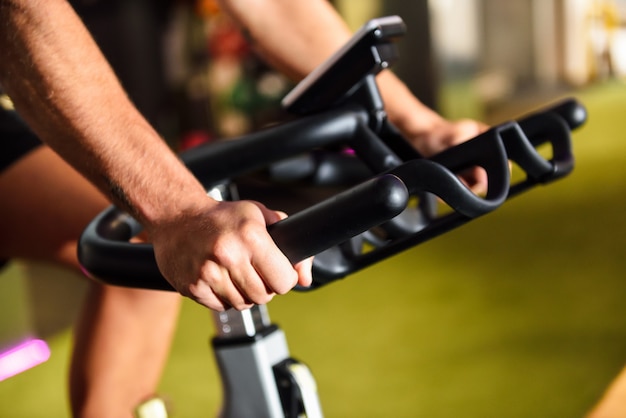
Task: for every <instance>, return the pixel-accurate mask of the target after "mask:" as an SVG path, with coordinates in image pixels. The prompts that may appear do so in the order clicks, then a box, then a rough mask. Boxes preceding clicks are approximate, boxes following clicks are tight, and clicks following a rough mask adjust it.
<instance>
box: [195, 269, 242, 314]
mask: <svg viewBox="0 0 626 418" xmlns="http://www.w3.org/2000/svg"><path fill="white" fill-rule="evenodd" d="M200 274H201V276H200V279H199V280H198V281H197V282H196V283H195V284H193V285H191V286H189V290H190V291H191V293H192V295H193V298H194V300H196V301H202V302H200V303H202V304H204V302H206V303H215V298H217V299H218V300H219V301H220V302H221V305H223V306H224V308H225V309H228V308H229V307H232V308H235V309H237V310H243V309H247V308H250V307H252V305H253V303H252V302H251V301H250V300H249V299H248V298H247V297H246V296H245V295H244V294H243V293H242V292H241V291H240V290H239V288H238V286H237V285H236V284H235V282H234V278H233V277H231V273H230V272H229V271H228V270H227V269H226V268H225V267H223V266H220V265H218V264H216V263H213V262H208V263H206V264H205V265H204V266H203V268H202V270H201V272H200Z"/></svg>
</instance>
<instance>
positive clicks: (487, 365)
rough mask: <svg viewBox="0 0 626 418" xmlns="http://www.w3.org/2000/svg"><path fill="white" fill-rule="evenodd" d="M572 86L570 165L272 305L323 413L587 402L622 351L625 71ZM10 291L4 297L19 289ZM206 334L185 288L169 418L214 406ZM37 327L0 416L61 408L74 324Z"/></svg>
mask: <svg viewBox="0 0 626 418" xmlns="http://www.w3.org/2000/svg"><path fill="white" fill-rule="evenodd" d="M575 95H576V96H577V97H578V98H579V99H580V100H581V101H582V102H583V103H584V104H585V105H586V107H587V109H588V111H589V121H588V123H587V124H586V125H585V126H584V127H583V128H582V129H580V130H579V131H576V132H575V134H574V148H575V155H576V156H577V165H576V169H575V170H574V172H573V173H572V174H571V176H570V177H567V178H566V179H564V180H561V181H559V182H556V183H553V184H550V185H548V186H547V187H541V188H536V189H533V190H531V191H530V192H529V193H527V194H524V195H522V196H519V197H517V198H515V199H513V200H511V201H509V202H507V203H506V204H505V205H504V206H503V207H501V208H500V209H499V210H497V211H495V212H494V213H491V214H489V215H487V216H485V217H483V218H481V219H478V220H475V221H473V222H471V223H469V224H467V225H465V226H464V227H462V228H459V229H458V230H455V231H452V232H451V233H448V234H446V235H445V236H442V237H439V238H437V239H435V240H432V241H430V242H428V243H426V244H423V245H421V246H419V247H417V248H414V249H411V250H409V251H407V252H405V253H403V254H401V255H399V256H396V257H394V258H393V259H391V260H387V261H385V262H383V263H380V264H378V265H376V266H374V267H372V268H370V269H367V270H365V271H363V272H361V273H358V274H356V275H354V276H352V277H349V278H347V279H345V280H343V281H341V282H338V283H336V284H333V285H331V286H328V287H326V288H323V289H321V290H319V291H317V292H313V293H306V294H298V293H292V294H289V295H287V296H284V297H279V298H276V299H275V300H274V301H273V302H272V303H271V304H270V306H269V308H270V313H271V316H272V319H273V320H274V321H275V322H276V323H278V324H279V325H280V326H281V327H282V328H283V329H284V330H285V331H286V334H287V338H288V341H289V345H290V350H291V352H292V354H293V356H294V357H297V358H299V359H300V360H302V361H304V362H305V363H307V364H308V365H309V366H310V367H311V368H312V370H313V372H314V374H315V376H316V379H317V382H318V385H319V392H320V397H321V400H322V403H323V406H324V409H325V413H326V415H327V416H329V417H428V418H438V417H441V418H444V417H450V418H451V417H458V416H463V417H466V418H470V417H481V418H482V417H487V416H498V417H508V418H515V417H520V418H522V417H523V418H527V417H543V418H548V417H555V418H556V417H558V418H561V417H574V416H582V415H584V413H585V411H587V410H589V408H590V407H591V406H592V405H593V404H594V402H595V401H596V400H597V399H598V397H599V396H600V395H601V393H602V391H603V389H604V388H605V387H606V386H607V385H608V383H609V382H610V381H611V379H612V377H613V376H615V375H616V374H617V373H618V372H619V371H620V369H621V368H622V367H623V366H624V365H625V364H626V303H624V300H625V299H626V280H625V279H624V271H626V254H625V251H626V250H625V249H624V248H625V247H624V239H625V238H626V222H624V214H625V213H626V198H625V197H624V195H623V193H624V179H626V117H625V116H624V115H625V114H626V84H622V83H619V82H610V83H605V84H601V85H596V86H593V87H589V88H586V89H585V90H583V91H580V92H576V93H575ZM526 106H528V105H526V104H522V105H520V106H517V107H515V111H516V112H518V111H519V112H522V113H523V112H525V111H526V110H530V108H528V109H527V108H526ZM517 114H519V113H515V114H511V115H506V116H507V117H513V116H516V115H517ZM503 116H504V115H499V116H498V117H503ZM492 122H498V120H494V121H492ZM20 274H21V269H20V266H13V267H12V268H11V269H9V270H6V271H5V272H4V273H3V274H2V277H1V278H2V279H3V281H5V283H14V287H16V288H18V287H19V285H17V284H15V283H18V282H19V280H20V277H19V276H20ZM72 280H74V279H72ZM3 286H4V285H3ZM7 292H9V290H7V289H6V288H5V289H4V290H3V291H2V296H1V297H2V298H3V299H2V300H7V301H9V300H15V299H14V298H10V297H7ZM16 305H17V304H16V303H13V304H11V303H8V302H7V303H2V304H0V312H1V315H0V330H4V329H8V328H10V324H13V325H15V322H16V320H15V318H16V315H17V314H16V312H17V310H20V309H21V310H23V307H22V308H20V307H19V306H16ZM47 309H53V308H47ZM38 310H39V311H41V309H38ZM22 313H23V312H22ZM47 314H48V315H49V314H50V312H48V313H47ZM25 315H26V316H28V313H26V314H25ZM43 315H44V316H46V313H45V312H44V313H43ZM22 316H24V315H22ZM18 322H19V321H18ZM22 322H24V323H26V322H28V320H26V319H24V320H22ZM211 334H212V325H211V318H210V315H209V314H208V313H207V312H206V311H205V310H204V309H202V308H201V307H200V306H198V305H195V304H193V303H192V302H186V303H185V304H184V308H183V313H182V316H181V320H180V326H179V328H178V333H177V335H176V340H175V342H174V347H173V351H172V355H171V358H170V361H169V364H168V366H167V369H166V372H165V375H164V377H163V381H162V384H161V392H162V393H163V394H164V396H165V397H166V398H167V399H168V400H169V401H170V402H171V408H172V413H173V416H175V417H196V416H215V415H216V412H217V410H218V407H219V404H220V392H221V388H220V386H219V380H218V377H217V372H216V369H215V366H214V363H213V358H212V355H211V353H210V351H209V348H208V341H209V338H210V336H211ZM45 338H46V340H47V342H48V343H49V345H50V347H51V350H52V355H51V358H50V359H49V360H48V361H47V362H46V363H44V364H42V365H40V366H37V367H35V368H33V369H31V370H29V371H27V372H24V373H22V374H20V375H17V376H15V377H12V378H9V379H7V380H5V381H2V382H0V399H1V401H0V417H12V418H14V417H44V416H45V417H64V416H68V408H67V397H66V390H65V378H66V370H67V365H68V359H69V352H70V345H71V331H70V329H69V326H65V327H57V328H56V329H54V331H50V330H49V331H48V332H47V334H46V336H45Z"/></svg>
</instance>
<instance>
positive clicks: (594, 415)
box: [587, 368, 626, 418]
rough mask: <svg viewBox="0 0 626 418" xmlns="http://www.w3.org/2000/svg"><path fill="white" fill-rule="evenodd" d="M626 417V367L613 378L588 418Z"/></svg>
mask: <svg viewBox="0 0 626 418" xmlns="http://www.w3.org/2000/svg"><path fill="white" fill-rule="evenodd" d="M624 417H626V368H624V369H623V370H622V371H621V373H620V374H619V375H618V376H617V377H616V378H615V380H613V382H612V383H611V385H610V386H609V388H608V389H607V391H606V392H605V393H604V396H603V397H602V399H600V402H598V404H597V405H596V406H595V407H594V408H593V410H592V411H591V413H590V414H589V415H587V418H624Z"/></svg>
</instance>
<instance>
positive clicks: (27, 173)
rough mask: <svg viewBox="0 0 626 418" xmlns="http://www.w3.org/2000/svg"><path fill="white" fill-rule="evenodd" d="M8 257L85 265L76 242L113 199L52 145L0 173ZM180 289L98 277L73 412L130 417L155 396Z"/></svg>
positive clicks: (1, 245)
mask: <svg viewBox="0 0 626 418" xmlns="http://www.w3.org/2000/svg"><path fill="white" fill-rule="evenodd" d="M0 196H2V204H0V258H23V259H35V260H42V261H49V262H56V263H61V264H62V265H65V266H68V267H70V268H73V269H78V261H77V259H76V241H77V238H78V237H79V235H80V233H81V232H82V230H83V229H84V227H85V226H86V224H87V223H88V222H89V221H90V220H91V219H92V218H93V217H94V216H95V215H96V214H97V213H99V212H100V211H101V210H102V209H104V208H105V207H106V206H108V205H109V203H108V201H107V200H106V199H105V198H104V196H102V195H101V194H100V193H99V192H98V191H97V190H96V189H95V188H94V187H92V186H91V184H89V183H88V182H87V181H86V180H84V179H83V178H82V177H81V176H80V175H78V174H77V173H76V172H75V171H74V170H73V169H72V168H70V167H69V166H68V165H67V164H65V162H63V161H62V160H61V159H60V158H59V157H58V156H57V155H56V154H54V153H53V152H52V151H50V150H49V149H48V148H46V147H41V148H39V149H37V150H35V151H33V152H31V153H30V154H28V155H26V156H25V157H23V158H22V159H21V160H19V161H18V162H17V163H15V164H14V165H12V166H10V167H9V168H8V169H6V170H5V171H3V172H2V173H1V174H0ZM180 300H181V298H180V296H179V295H178V294H174V293H169V292H156V291H146V290H136V289H124V288H115V287H111V286H102V285H99V284H96V283H92V284H91V288H90V290H89V292H88V296H87V298H86V301H85V302H86V303H85V304H84V308H83V312H82V316H81V319H80V321H79V324H78V327H77V330H76V343H75V348H74V355H73V360H72V369H71V374H70V395H71V404H72V411H73V413H74V415H75V416H81V417H99V416H102V417H125V416H127V417H130V416H132V411H133V409H134V408H135V407H136V406H137V404H139V403H140V402H141V401H143V400H145V399H146V398H148V397H150V396H152V395H153V394H154V391H155V389H156V386H157V384H158V380H159V376H160V374H161V371H162V368H163V366H164V364H165V361H166V358H167V354H168V351H169V347H170V341H171V338H172V334H173V332H174V329H175V325H176V319H177V314H178V311H179V306H180Z"/></svg>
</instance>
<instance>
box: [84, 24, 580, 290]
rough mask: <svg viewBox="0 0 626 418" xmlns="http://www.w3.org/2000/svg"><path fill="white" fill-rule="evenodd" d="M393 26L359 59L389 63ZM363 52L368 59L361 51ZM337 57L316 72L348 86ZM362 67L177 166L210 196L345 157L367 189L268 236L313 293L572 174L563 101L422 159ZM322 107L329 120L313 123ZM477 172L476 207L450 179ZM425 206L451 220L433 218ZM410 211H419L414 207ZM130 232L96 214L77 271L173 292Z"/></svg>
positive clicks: (115, 214)
mask: <svg viewBox="0 0 626 418" xmlns="http://www.w3.org/2000/svg"><path fill="white" fill-rule="evenodd" d="M398 19H399V18H387V19H382V20H376V22H374V23H373V24H368V25H366V27H365V29H364V30H362V31H360V32H359V33H357V35H356V37H357V38H358V39H357V41H354V42H352V45H355V47H354V48H356V50H358V51H361V52H359V53H360V54H372V53H374V55H376V54H378V52H376V51H377V49H376V48H379V49H380V48H383V49H384V50H385V51H388V50H389V48H388V47H389V44H390V42H391V40H392V39H393V38H394V37H396V36H397V35H398V34H400V33H401V32H402V31H403V30H404V28H403V25H401V20H400V21H398ZM367 42H370V43H374V45H375V46H376V48H373V49H371V48H367V47H366V46H367ZM381 45H382V46H381ZM344 49H345V48H344ZM353 52H354V49H350V48H347V49H345V50H342V51H340V53H341V54H347V55H345V56H349V57H354V55H353ZM379 52H380V51H379ZM357 55H358V54H357ZM345 56H340V57H334V58H331V59H330V60H329V62H328V63H327V65H325V66H322V67H323V68H326V69H327V70H328V71H344V73H345V74H349V73H350V71H347V72H346V69H345V68H343V69H342V68H340V67H342V66H343V67H345V66H348V67H349V66H350V65H351V62H352V61H353V59H349V60H346V59H345ZM365 61H367V62H368V64H367V65H366V66H365V67H363V68H365V69H363V70H362V71H364V72H365V75H360V77H362V78H364V79H363V81H362V82H361V83H358V82H357V81H355V79H353V78H351V77H347V76H346V77H344V78H342V79H341V80H343V81H342V82H343V83H344V85H343V86H342V88H341V89H340V90H337V91H335V92H334V93H333V96H332V97H330V96H329V97H326V98H321V96H318V95H315V94H310V90H309V89H310V88H317V87H316V86H318V84H319V83H322V84H323V83H324V82H325V81H324V80H327V79H328V77H327V74H326V73H324V72H321V73H319V72H318V73H316V74H314V76H315V77H313V78H309V79H308V80H307V81H306V83H305V86H304V87H299V88H297V89H295V93H293V94H291V95H290V96H288V99H289V100H288V102H289V104H290V106H292V107H296V108H297V109H296V111H297V112H299V113H300V112H305V113H311V114H308V115H306V116H301V117H299V118H298V119H296V120H294V121H291V122H287V123H284V124H281V125H277V126H274V127H272V128H268V129H266V130H263V131H259V132H255V133H253V134H250V135H246V136H244V137H242V138H239V139H237V140H229V141H224V142H221V143H217V144H209V145H206V146H201V147H198V148H195V149H192V150H190V151H187V152H185V153H183V154H182V155H181V158H182V160H183V161H184V162H185V164H186V165H187V166H188V167H189V169H190V170H191V171H192V172H193V173H194V174H195V175H196V177H197V178H198V179H199V180H200V181H201V182H202V183H203V184H204V186H205V187H206V188H207V189H212V188H214V187H216V186H219V185H221V184H224V183H227V182H230V181H231V180H233V179H236V178H237V177H238V176H240V175H242V174H246V173H249V172H251V171H254V170H257V169H259V168H263V167H266V166H268V165H270V164H272V163H275V162H277V161H281V160H283V159H285V158H288V157H293V156H296V155H302V154H304V153H311V152H312V151H315V150H320V149H327V148H330V149H333V150H335V149H337V148H341V147H343V148H349V149H350V150H351V151H352V152H353V153H354V154H355V158H356V159H357V160H358V161H360V162H361V163H362V164H363V166H364V167H365V169H364V170H362V171H363V172H366V173H369V175H368V177H370V179H368V180H365V181H362V182H361V183H360V184H357V185H355V186H352V187H348V188H347V189H346V190H344V191H342V192H341V193H339V194H337V195H335V196H333V197H331V198H329V199H327V200H325V201H322V202H320V203H318V204H316V205H314V206H312V207H310V208H307V209H305V210H303V211H301V212H298V213H296V214H293V215H291V216H290V217H288V218H287V219H284V220H282V221H280V222H278V223H276V224H274V225H271V226H270V227H269V228H268V231H269V233H270V235H271V236H272V238H273V239H274V241H275V242H276V244H277V245H278V247H279V248H280V249H281V250H282V251H283V252H284V253H285V255H286V256H287V257H288V258H289V260H290V261H292V262H294V263H295V262H297V261H300V260H302V259H304V258H307V257H309V256H312V255H315V260H314V263H313V278H314V283H313V286H312V287H311V288H317V287H319V286H321V285H323V284H326V283H328V282H331V281H333V280H336V279H339V278H342V277H344V276H346V275H348V274H351V273H353V272H355V271H358V270H360V269H362V268H365V267H367V266H369V265H371V264H373V263H376V262H378V261H380V260H383V259H385V258H387V257H389V256H391V255H394V254H396V253H398V252H400V251H403V250H405V249H406V248H409V247H411V246H414V245H417V244H419V243H421V242H424V241H426V240H428V239H431V238H433V237H436V236H438V235H440V234H442V233H444V232H446V231H449V230H451V229H453V228H456V227H457V226H459V225H462V224H464V223H466V222H468V221H470V220H472V219H474V218H476V217H479V216H482V215H484V214H486V213H488V212H491V211H493V210H494V209H496V208H498V207H499V206H500V205H501V204H502V203H503V202H504V201H505V200H506V199H507V198H509V197H511V196H514V195H516V194H518V193H520V192H522V191H524V190H526V189H528V188H530V187H532V186H534V185H537V184H543V183H548V182H550V181H552V180H555V179H558V178H560V177H562V176H564V175H566V174H568V173H569V172H570V171H571V170H572V168H573V155H572V150H571V138H570V131H571V130H572V129H575V128H577V127H579V126H580V125H582V124H583V123H584V121H585V119H586V112H585V109H584V107H583V106H582V105H580V104H579V103H578V102H577V101H575V100H573V99H569V100H565V101H563V102H561V103H559V104H557V105H555V106H552V107H550V108H548V109H543V110H541V111H539V112H536V113H534V114H531V115H529V116H527V117H523V118H521V119H519V121H517V122H516V121H511V122H507V123H503V124H500V125H498V126H495V127H493V128H491V129H489V130H488V131H486V132H485V133H483V134H481V135H479V136H478V137H476V138H474V139H472V140H470V141H467V142H465V143H463V144H460V145H458V146H456V147H452V148H449V149H448V150H446V151H444V152H442V153H440V154H438V155H435V156H434V157H432V158H429V159H425V158H422V157H421V156H419V155H418V154H417V153H416V152H415V150H414V149H412V148H411V147H409V146H407V142H406V141H405V140H404V139H403V138H401V136H400V135H399V134H398V132H397V130H395V129H394V128H393V126H391V125H390V124H389V122H388V121H387V120H386V118H384V117H382V118H381V115H384V112H382V111H381V110H382V109H381V107H380V106H381V104H382V101H381V100H380V97H379V96H378V94H377V89H376V86H375V82H374V81H373V80H374V79H373V77H372V74H375V73H376V72H378V71H379V70H380V66H379V65H378V64H376V62H377V61H376V62H374V64H376V65H374V64H372V62H371V59H369V58H368V59H367V60H365ZM366 67H367V68H366ZM307 86H308V87H307ZM342 89H343V90H342ZM355 89H356V90H355ZM340 91H344V93H345V94H343V95H342V94H339V93H340ZM322 104H323V106H322V107H328V110H325V111H321V108H320V106H321V105H322ZM305 110H306V111H305ZM544 143H547V144H550V145H551V147H552V151H553V152H552V154H553V155H552V158H551V159H546V158H544V157H542V156H541V155H540V154H539V152H538V151H537V150H536V147H538V146H540V145H542V144H544ZM509 161H513V162H515V163H516V164H517V165H518V166H519V167H520V168H521V169H522V170H523V171H524V172H525V173H526V178H525V179H524V180H522V181H520V182H519V183H517V184H510V172H509ZM475 166H479V167H482V168H483V169H484V170H485V172H486V173H487V178H488V190H487V193H486V195H485V196H478V195H476V194H474V193H473V192H472V191H471V190H469V189H468V188H467V187H466V186H465V185H464V184H463V183H462V181H461V180H460V179H459V173H461V172H462V171H463V170H466V169H468V168H471V167H475ZM337 171H338V172H339V171H340V170H337ZM434 196H435V197H437V198H438V199H439V200H440V201H441V202H443V203H444V204H446V205H448V206H449V207H450V208H451V211H449V213H445V214H439V213H438V212H437V209H436V199H434V198H433V197H434ZM413 200H417V201H418V203H417V206H415V205H413V204H412V201H413ZM410 203H411V204H410ZM140 230H141V226H140V225H139V224H138V223H137V222H136V221H135V220H134V219H133V218H132V217H130V216H129V215H127V214H125V213H123V212H121V211H120V210H119V209H117V208H115V207H110V208H109V209H107V210H106V211H104V212H103V213H101V214H100V215H99V216H98V217H96V218H95V219H94V220H93V221H92V222H91V224H90V225H89V226H88V227H87V229H86V230H85V231H84V233H83V235H82V236H81V239H80V242H79V247H78V252H79V254H78V255H79V260H80V262H81V264H82V266H83V268H84V270H85V271H86V272H87V273H88V274H89V275H91V276H92V277H94V278H96V279H99V280H101V281H104V282H105V283H108V284H113V285H119V286H126V287H139V288H147V289H159V290H173V289H172V286H171V285H170V284H169V283H168V282H167V281H166V280H165V279H164V278H163V277H162V276H161V274H160V272H159V270H158V268H157V265H156V261H155V258H154V252H153V248H152V246H151V245H148V244H135V243H130V242H129V240H130V239H131V238H132V237H133V236H135V235H137V234H138V233H139V231H140ZM364 243H368V244H369V245H368V251H364V245H363V244H364ZM301 290H305V289H301Z"/></svg>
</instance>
